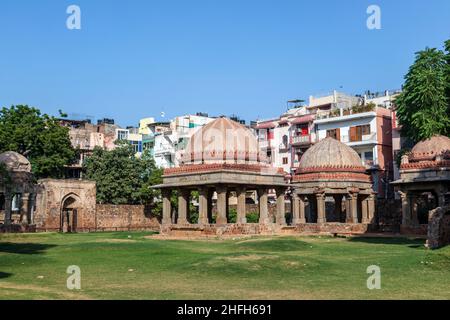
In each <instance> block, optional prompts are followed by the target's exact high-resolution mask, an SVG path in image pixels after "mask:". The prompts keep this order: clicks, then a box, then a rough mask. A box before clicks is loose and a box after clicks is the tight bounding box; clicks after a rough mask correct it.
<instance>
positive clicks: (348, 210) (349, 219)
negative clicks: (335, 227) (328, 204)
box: [345, 194, 352, 223]
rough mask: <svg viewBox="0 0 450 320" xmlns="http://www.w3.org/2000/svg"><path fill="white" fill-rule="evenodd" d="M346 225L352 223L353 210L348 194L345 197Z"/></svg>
mask: <svg viewBox="0 0 450 320" xmlns="http://www.w3.org/2000/svg"><path fill="white" fill-rule="evenodd" d="M345 223H352V209H351V202H350V196H349V195H348V194H347V195H346V196H345Z"/></svg>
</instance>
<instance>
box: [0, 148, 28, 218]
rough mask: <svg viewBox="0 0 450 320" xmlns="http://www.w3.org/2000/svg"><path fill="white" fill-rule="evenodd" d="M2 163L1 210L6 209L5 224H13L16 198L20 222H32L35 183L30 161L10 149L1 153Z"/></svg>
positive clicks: (0, 178)
mask: <svg viewBox="0 0 450 320" xmlns="http://www.w3.org/2000/svg"><path fill="white" fill-rule="evenodd" d="M0 165H2V167H3V170H2V171H0V211H4V219H3V220H4V224H5V225H9V224H11V220H12V203H13V200H14V199H16V201H18V204H19V206H20V222H25V221H26V222H28V223H31V207H32V199H33V198H34V196H35V185H34V183H33V175H32V173H31V164H30V162H29V161H28V159H27V158H25V157H24V156H22V155H21V154H19V153H17V152H12V151H8V152H4V153H2V154H0Z"/></svg>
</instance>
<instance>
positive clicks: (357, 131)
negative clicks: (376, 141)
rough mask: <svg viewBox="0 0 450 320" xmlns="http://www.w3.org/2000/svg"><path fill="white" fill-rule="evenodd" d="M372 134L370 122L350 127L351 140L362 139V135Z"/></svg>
mask: <svg viewBox="0 0 450 320" xmlns="http://www.w3.org/2000/svg"><path fill="white" fill-rule="evenodd" d="M368 134H370V124H367V125H363V126H356V127H351V128H350V141H362V139H363V138H362V137H363V136H365V135H368Z"/></svg>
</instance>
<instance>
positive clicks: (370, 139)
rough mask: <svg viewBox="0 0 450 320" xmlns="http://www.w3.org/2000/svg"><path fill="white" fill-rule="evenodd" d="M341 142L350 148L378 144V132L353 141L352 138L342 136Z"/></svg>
mask: <svg viewBox="0 0 450 320" xmlns="http://www.w3.org/2000/svg"><path fill="white" fill-rule="evenodd" d="M341 142H343V143H346V144H348V145H350V146H355V145H364V144H377V134H376V132H373V133H370V134H365V135H362V136H359V137H356V138H353V139H350V136H342V137H341Z"/></svg>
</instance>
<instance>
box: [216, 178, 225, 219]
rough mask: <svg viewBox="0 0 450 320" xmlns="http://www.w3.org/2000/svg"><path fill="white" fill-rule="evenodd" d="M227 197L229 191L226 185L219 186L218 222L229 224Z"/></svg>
mask: <svg viewBox="0 0 450 320" xmlns="http://www.w3.org/2000/svg"><path fill="white" fill-rule="evenodd" d="M227 197H228V192H227V188H226V187H223V186H221V187H218V188H217V219H216V223H217V224H227V223H228V221H227V202H228V201H227Z"/></svg>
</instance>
